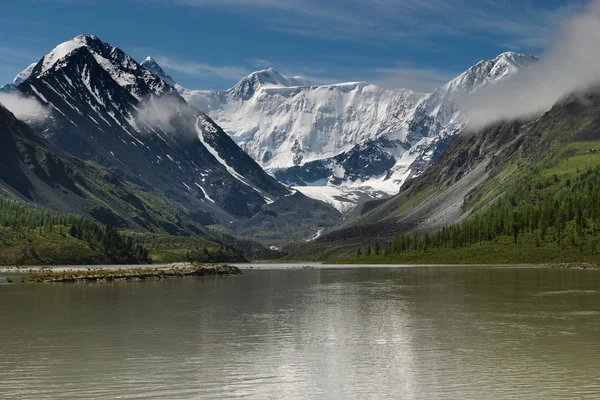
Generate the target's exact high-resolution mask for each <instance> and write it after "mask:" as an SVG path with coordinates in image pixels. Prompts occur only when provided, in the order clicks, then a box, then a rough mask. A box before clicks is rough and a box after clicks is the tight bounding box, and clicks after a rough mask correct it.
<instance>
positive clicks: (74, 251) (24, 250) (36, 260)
mask: <svg viewBox="0 0 600 400" xmlns="http://www.w3.org/2000/svg"><path fill="white" fill-rule="evenodd" d="M61 229H62V232H63V234H61ZM67 231H68V227H56V229H55V230H54V231H53V232H40V230H39V229H35V230H33V231H25V230H21V231H13V230H12V229H9V228H0V234H1V235H2V236H1V237H2V240H1V241H0V265H47V264H79V265H83V264H103V263H107V262H108V260H107V259H106V257H105V256H104V255H102V254H100V253H99V252H97V251H96V250H95V249H93V248H92V247H90V245H89V244H88V243H87V242H86V241H84V240H79V239H76V238H74V237H71V236H69V235H67V234H65V232H67Z"/></svg>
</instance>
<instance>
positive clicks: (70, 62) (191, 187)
mask: <svg viewBox="0 0 600 400" xmlns="http://www.w3.org/2000/svg"><path fill="white" fill-rule="evenodd" d="M146 64H147V65H148V64H149V62H147V63H146ZM17 91H18V92H19V93H20V94H21V95H23V96H26V97H28V98H31V99H36V100H37V101H38V102H39V103H41V104H42V105H43V106H44V110H43V111H42V112H40V113H39V115H36V116H35V118H31V120H29V121H27V122H29V123H30V126H31V127H32V128H34V130H36V131H37V132H38V133H39V134H40V135H41V136H43V137H44V138H46V139H47V140H49V141H50V142H51V143H53V144H54V145H56V146H58V147H60V148H61V149H63V150H64V151H66V152H68V153H70V154H71V155H74V156H76V157H78V158H81V159H84V160H89V161H93V162H96V163H98V164H100V165H102V166H103V167H105V168H107V169H108V170H109V171H110V172H111V173H113V174H115V175H117V176H118V177H120V179H122V180H124V181H126V182H129V183H132V184H135V185H138V186H139V187H141V188H143V190H145V191H148V192H151V193H153V194H154V195H156V196H159V197H161V198H164V199H165V200H168V201H169V202H172V203H173V204H174V205H175V206H176V207H177V208H178V209H179V210H182V212H184V213H185V214H186V215H187V216H188V217H189V218H190V219H191V222H193V223H197V224H202V225H213V224H220V225H222V226H224V227H227V229H230V230H233V231H235V229H237V228H238V227H240V229H242V228H241V227H243V229H244V230H245V232H246V231H247V226H246V225H245V224H244V221H245V220H248V219H249V218H258V216H260V215H264V213H268V212H269V209H270V208H271V207H272V205H274V204H275V203H279V202H281V203H283V204H289V205H290V207H292V206H293V207H307V208H308V209H313V208H314V209H321V210H322V211H323V207H325V209H324V211H325V213H324V214H321V215H320V218H319V219H318V220H316V219H315V218H305V219H298V220H297V221H295V222H294V223H293V224H292V223H290V221H287V220H284V219H282V220H281V225H279V226H278V230H277V231H278V232H279V233H280V236H278V237H271V240H281V239H282V238H283V237H284V236H285V235H284V234H287V233H289V234H290V236H289V237H292V238H297V237H310V236H312V235H314V232H316V231H317V230H318V229H322V228H323V227H327V226H332V225H334V224H336V223H337V222H339V220H340V215H339V213H338V212H337V211H335V210H334V209H333V208H331V207H329V208H327V206H325V205H323V204H321V203H320V202H317V201H315V200H311V199H309V198H307V197H305V196H303V195H302V194H300V193H297V192H296V191H294V190H291V189H288V188H286V187H285V186H284V185H282V184H280V183H279V182H277V181H276V180H275V179H274V178H273V177H271V176H270V175H268V174H267V173H265V172H264V171H263V169H262V168H261V167H260V166H259V165H258V164H257V163H256V162H255V161H254V160H253V159H252V158H250V157H249V156H248V155H247V154H246V153H244V151H242V150H241V149H240V148H239V147H238V146H237V145H236V144H235V143H234V142H233V141H232V140H231V138H230V137H229V136H228V135H227V134H225V132H224V131H223V130H222V129H221V128H220V127H219V126H218V125H217V124H215V123H214V122H213V121H212V119H210V118H209V117H208V116H206V115H205V114H204V113H202V112H200V111H198V110H197V109H195V108H194V107H191V106H190V105H189V104H188V103H186V101H185V100H184V99H183V98H182V97H181V96H180V95H179V94H178V92H177V90H176V89H175V88H174V87H173V86H171V85H169V84H168V83H167V82H165V81H164V80H163V79H162V78H160V77H158V76H157V75H155V74H154V73H152V72H150V71H149V70H147V69H146V68H143V67H141V66H140V65H139V64H138V63H137V62H135V60H133V59H132V58H131V57H130V56H129V55H127V54H126V53H124V52H123V51H121V50H120V49H118V48H116V47H114V46H111V45H109V44H107V43H105V42H103V41H101V40H100V39H98V38H97V37H95V36H83V35H81V36H77V37H75V38H73V39H71V40H69V41H67V42H64V43H62V44H60V45H58V46H57V47H56V48H55V49H53V50H52V51H51V52H50V53H48V54H47V55H46V56H44V58H43V59H42V60H40V62H38V63H37V64H36V65H35V67H34V68H33V70H32V72H31V75H30V76H29V77H28V78H27V79H26V80H25V81H23V82H22V83H20V84H19V85H18V87H17ZM141 223H142V222H140V224H141ZM275 223H277V221H276V222H275ZM256 233H257V235H259V236H261V235H262V232H261V233H258V232H256Z"/></svg>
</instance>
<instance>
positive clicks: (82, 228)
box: [0, 198, 151, 264]
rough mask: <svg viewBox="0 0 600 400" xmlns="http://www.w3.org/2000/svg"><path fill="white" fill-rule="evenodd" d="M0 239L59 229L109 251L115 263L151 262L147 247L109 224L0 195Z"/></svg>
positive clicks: (107, 254) (2, 241) (103, 250)
mask: <svg viewBox="0 0 600 400" xmlns="http://www.w3.org/2000/svg"><path fill="white" fill-rule="evenodd" d="M0 226H1V227H2V229H0V242H1V243H2V244H7V243H6V233H7V232H10V231H12V232H16V233H17V234H18V235H19V236H18V237H22V238H26V237H27V236H28V235H31V234H35V233H38V234H39V235H43V234H44V233H58V234H60V235H62V236H66V235H69V236H72V237H73V238H77V239H80V240H84V241H86V242H87V243H88V244H89V246H90V247H91V248H93V249H94V250H96V251H98V252H99V253H101V254H104V255H106V256H107V257H108V258H109V259H110V261H111V262H112V263H116V264H129V263H131V264H140V263H150V262H151V258H150V256H149V254H148V249H146V248H145V247H143V246H141V245H140V244H138V243H136V242H134V240H133V239H132V238H130V237H125V236H123V235H121V234H120V233H119V232H118V231H117V230H116V229H115V228H113V227H110V226H105V227H101V226H100V225H98V224H97V223H96V222H94V221H92V220H90V219H88V218H85V217H82V216H79V215H72V214H58V213H55V212H52V211H50V210H48V209H46V208H43V207H37V206H32V205H27V204H25V203H22V202H19V201H16V200H11V199H5V198H0Z"/></svg>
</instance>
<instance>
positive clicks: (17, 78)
mask: <svg viewBox="0 0 600 400" xmlns="http://www.w3.org/2000/svg"><path fill="white" fill-rule="evenodd" d="M36 64H37V62H34V63H31V64H29V66H28V67H27V68H25V69H24V70H23V71H21V72H19V73H18V74H17V76H15V78H14V79H13V80H12V82H11V83H7V84H6V85H4V86H2V87H0V92H7V93H10V92H13V91H14V90H15V89H16V88H17V86H19V85H20V84H21V82H23V81H24V80H25V79H27V78H29V75H31V71H33V68H34V67H35V66H36Z"/></svg>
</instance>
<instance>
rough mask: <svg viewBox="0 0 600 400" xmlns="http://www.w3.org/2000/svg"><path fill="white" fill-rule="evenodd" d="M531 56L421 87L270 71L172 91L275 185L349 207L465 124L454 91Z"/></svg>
mask: <svg viewBox="0 0 600 400" xmlns="http://www.w3.org/2000/svg"><path fill="white" fill-rule="evenodd" d="M536 60H537V58H536V57H534V56H530V55H526V54H519V53H512V52H508V53H503V54H500V55H499V56H498V57H496V58H495V59H493V60H488V61H481V62H479V63H477V64H476V65H474V66H473V67H471V68H469V69H468V70H467V71H465V72H464V73H463V74H461V75H460V76H458V77H456V78H455V79H453V80H452V81H450V82H448V83H447V84H446V85H444V86H442V87H440V88H438V89H437V90H435V91H434V92H433V93H431V94H422V93H415V92H412V91H410V90H407V89H397V90H389V89H384V88H381V87H377V86H375V85H371V84H367V83H364V82H350V83H342V84H334V85H323V86H316V85H311V84H310V82H308V81H306V80H302V79H299V78H287V77H285V76H283V75H281V74H279V73H278V72H277V71H275V70H273V69H268V70H263V71H258V72H255V73H253V74H251V75H249V76H247V77H245V78H243V79H242V80H241V81H240V82H238V83H237V84H236V85H235V86H234V87H232V88H231V89H228V90H225V91H202V90H187V89H183V88H180V92H181V95H182V96H183V97H184V98H185V99H186V100H187V101H188V102H190V103H191V104H193V105H195V106H196V107H198V108H199V109H201V110H203V111H205V112H206V113H207V114H208V115H209V116H210V117H211V118H213V119H214V120H215V121H216V122H217V123H218V124H219V125H220V126H221V127H223V129H224V130H225V131H226V132H227V133H228V134H229V135H230V136H231V137H232V138H233V139H234V140H235V142H236V143H237V144H238V145H239V146H240V147H241V148H242V149H244V150H245V151H246V152H247V153H248V154H250V155H251V156H252V157H253V158H254V159H255V160H256V161H257V162H258V163H259V164H260V165H261V166H262V167H263V168H265V169H266V170H267V171H268V172H270V173H272V174H273V175H274V176H275V177H276V178H277V179H278V180H279V181H280V182H283V183H285V184H287V185H291V186H294V187H295V188H296V189H298V190H300V191H302V192H303V193H305V194H307V195H309V196H314V197H316V198H320V199H322V200H327V201H329V202H330V203H331V204H333V205H335V206H336V207H337V208H338V209H340V210H344V211H349V210H351V209H352V208H353V207H355V206H356V205H357V204H359V203H360V202H361V201H363V200H364V199H365V198H367V199H369V198H371V199H379V198H384V197H388V196H390V195H393V194H396V193H397V192H398V190H399V188H400V186H401V185H402V183H403V182H404V181H405V180H406V179H407V178H409V177H413V176H416V175H419V174H420V173H422V172H423V171H424V170H425V169H426V168H427V167H428V166H429V165H431V163H432V162H433V161H435V159H436V158H437V157H438V156H439V154H440V152H441V150H442V149H443V148H444V147H445V146H446V145H447V144H448V143H449V141H450V139H451V138H452V137H453V136H454V135H456V134H457V133H458V132H459V131H460V130H461V129H462V128H463V127H464V126H465V123H466V121H465V120H464V118H463V117H462V116H461V113H460V110H459V108H458V106H457V105H456V101H457V100H458V99H460V97H462V96H465V95H468V94H470V93H473V92H474V91H476V90H478V89H479V88H481V87H483V86H486V85H493V84H494V83H496V82H498V81H499V80H502V79H506V78H508V77H510V76H512V75H514V74H515V73H517V72H518V71H519V70H520V69H521V68H523V67H524V66H526V65H528V64H530V63H531V62H535V61H536ZM323 187H327V188H326V189H323V190H321V189H320V188H323Z"/></svg>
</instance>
